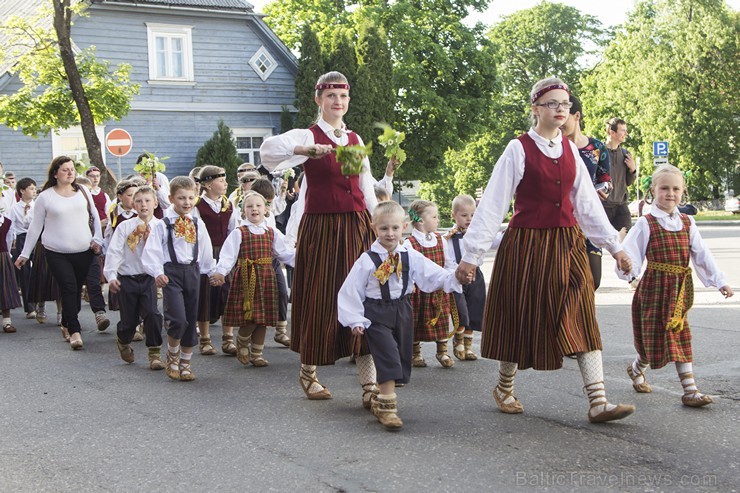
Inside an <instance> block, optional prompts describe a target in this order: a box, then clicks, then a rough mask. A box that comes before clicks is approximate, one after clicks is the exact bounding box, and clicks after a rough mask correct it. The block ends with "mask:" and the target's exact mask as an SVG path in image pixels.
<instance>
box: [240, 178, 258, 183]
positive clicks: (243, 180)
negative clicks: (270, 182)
mask: <svg viewBox="0 0 740 493" xmlns="http://www.w3.org/2000/svg"><path fill="white" fill-rule="evenodd" d="M256 179H257V178H242V183H252V182H253V181H254V180H256Z"/></svg>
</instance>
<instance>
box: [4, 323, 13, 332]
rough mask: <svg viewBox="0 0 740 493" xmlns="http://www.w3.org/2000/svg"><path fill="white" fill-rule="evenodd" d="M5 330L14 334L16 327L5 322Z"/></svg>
mask: <svg viewBox="0 0 740 493" xmlns="http://www.w3.org/2000/svg"><path fill="white" fill-rule="evenodd" d="M3 332H5V333H8V334H12V333H13V332H15V327H13V326H12V325H11V324H5V325H3Z"/></svg>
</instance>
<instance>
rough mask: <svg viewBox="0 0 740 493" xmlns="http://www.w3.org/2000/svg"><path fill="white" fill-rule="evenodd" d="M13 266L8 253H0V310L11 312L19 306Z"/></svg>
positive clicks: (19, 298) (19, 299) (19, 297)
mask: <svg viewBox="0 0 740 493" xmlns="http://www.w3.org/2000/svg"><path fill="white" fill-rule="evenodd" d="M15 271H16V269H15V265H13V258H12V257H11V256H10V253H8V252H0V293H2V296H0V310H12V309H13V308H18V307H19V306H21V295H20V293H19V292H18V281H17V279H16V277H15Z"/></svg>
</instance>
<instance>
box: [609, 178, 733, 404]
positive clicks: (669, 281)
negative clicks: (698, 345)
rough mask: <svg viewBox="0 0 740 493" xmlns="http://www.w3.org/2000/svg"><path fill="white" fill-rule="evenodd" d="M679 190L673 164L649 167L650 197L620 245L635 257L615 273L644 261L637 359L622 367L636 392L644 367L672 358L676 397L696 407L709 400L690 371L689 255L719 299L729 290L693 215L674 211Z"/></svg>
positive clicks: (636, 310)
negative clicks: (645, 210) (679, 390)
mask: <svg viewBox="0 0 740 493" xmlns="http://www.w3.org/2000/svg"><path fill="white" fill-rule="evenodd" d="M685 193H686V183H685V182H684V177H683V174H682V173H681V171H680V170H679V169H678V168H676V167H675V166H671V165H668V164H666V165H662V166H660V167H658V169H656V170H655V172H654V173H653V176H652V185H651V187H650V193H649V195H652V197H654V204H653V207H652V208H651V209H650V213H649V214H646V215H644V216H642V217H641V218H640V219H638V220H637V223H636V224H635V225H634V226H633V227H632V229H630V232H629V233H628V234H627V237H626V238H625V239H624V243H623V244H622V246H623V247H624V251H625V252H626V253H627V254H628V255H629V256H630V257H631V258H633V259H635V263H634V266H635V267H634V269H633V271H632V272H631V273H629V275H625V274H623V273H621V272H618V274H619V276H620V277H622V278H623V279H627V280H629V279H630V278H635V277H637V276H638V275H639V274H640V272H641V271H642V264H643V260H647V266H646V269H645V270H644V271H643V272H644V273H643V276H642V279H641V280H640V284H639V285H638V286H637V290H636V291H635V296H634V298H633V300H632V326H633V334H634V338H635V349H636V350H637V358H636V359H635V361H634V362H633V363H632V364H631V365H629V366H628V367H627V374H628V375H629V377H630V378H631V379H632V386H633V387H634V389H635V390H636V391H637V392H642V393H649V392H652V388H651V387H650V385H649V384H648V383H647V381H646V379H645V370H647V368H648V367H651V368H653V369H658V368H662V367H663V366H665V365H666V364H668V363H669V362H671V361H674V362H675V363H676V370H677V371H678V378H679V379H680V380H681V385H682V386H683V392H684V393H683V396H682V397H681V402H683V404H684V406H688V407H702V406H706V405H707V404H711V403H712V402H713V400H712V398H711V397H710V396H708V395H704V394H702V393H701V392H699V390H698V389H697V387H696V383H695V382H694V374H693V371H692V361H693V354H692V351H691V329H690V328H689V323H688V321H687V320H686V314H687V312H688V311H689V309H690V308H691V305H692V303H693V301H694V285H693V282H692V280H691V268H690V267H689V259H691V260H692V261H693V263H694V268H695V269H696V274H697V275H698V276H699V279H700V280H701V282H702V283H704V285H705V286H707V287H714V288H717V289H719V292H720V293H722V294H723V295H724V296H725V298H729V297H730V296H732V295H733V294H734V293H733V291H732V288H731V287H730V286H729V285H728V284H727V282H726V280H725V277H724V275H723V274H722V272H721V271H720V270H719V268H718V267H717V264H716V263H715V261H714V258H713V257H712V253H711V252H710V251H709V249H708V248H707V247H706V245H705V244H704V242H703V241H702V238H701V235H700V234H699V230H698V228H697V227H696V224H695V223H694V219H693V218H692V217H691V216H687V215H686V214H681V213H680V212H678V209H677V206H678V205H679V203H680V202H681V197H682V196H683V195H684V194H685ZM646 201H647V200H646Z"/></svg>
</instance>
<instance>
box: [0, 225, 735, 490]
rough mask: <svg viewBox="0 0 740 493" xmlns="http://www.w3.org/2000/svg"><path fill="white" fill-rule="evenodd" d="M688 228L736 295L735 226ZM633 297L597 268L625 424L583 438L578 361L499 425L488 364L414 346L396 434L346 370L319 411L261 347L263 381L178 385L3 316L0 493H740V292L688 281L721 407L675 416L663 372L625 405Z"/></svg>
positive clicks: (528, 384)
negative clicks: (446, 362)
mask: <svg viewBox="0 0 740 493" xmlns="http://www.w3.org/2000/svg"><path fill="white" fill-rule="evenodd" d="M701 230H702V234H703V236H704V238H705V240H706V241H707V244H708V245H709V247H710V248H711V249H712V250H713V252H714V254H715V256H716V258H717V260H718V262H719V264H720V266H721V267H722V268H723V270H725V272H726V273H727V274H728V277H729V279H730V282H731V284H732V285H733V287H734V288H735V290H736V291H740V247H739V242H738V239H740V226H737V225H735V226H716V227H715V226H702V228H701ZM484 271H485V272H486V275H489V274H490V259H489V261H488V262H487V265H486V267H485V269H484ZM631 297H632V292H631V291H630V290H629V288H628V287H626V285H625V284H624V283H623V282H621V281H619V280H618V279H617V278H616V276H615V275H614V274H613V261H612V260H611V259H610V258H609V257H608V256H607V257H606V258H605V259H604V279H603V281H602V287H601V288H600V289H599V291H598V292H597V297H596V301H597V313H598V319H599V323H600V326H601V332H602V336H603V340H604V354H603V359H604V367H605V377H606V378H605V379H606V386H607V395H608V397H609V399H610V400H611V401H613V402H624V403H633V404H635V405H636V406H637V412H636V413H635V414H634V415H633V416H631V417H629V418H627V419H625V420H623V421H621V422H616V423H610V424H604V425H592V424H590V423H589V422H588V421H587V419H586V412H587V410H588V401H587V399H586V397H585V395H584V394H583V393H582V391H581V386H582V382H581V379H580V374H579V372H578V368H577V365H576V362H575V361H573V360H566V361H565V366H564V368H563V369H562V370H559V371H556V372H535V371H532V370H527V371H523V372H520V373H519V375H518V376H517V381H516V386H517V395H518V396H519V398H520V400H521V401H522V403H523V405H524V408H525V413H524V414H522V415H516V416H511V415H504V414H502V413H500V412H498V410H497V409H496V406H495V403H494V402H493V400H492V398H491V390H492V388H493V386H494V385H495V376H496V374H497V369H498V366H497V364H496V363H495V362H493V361H487V360H479V361H477V362H456V364H455V366H454V368H452V369H449V370H444V369H442V368H441V367H440V366H439V365H437V363H436V360H435V359H434V356H433V353H434V349H433V347H432V344H427V345H425V347H424V353H425V356H426V358H427V361H428V362H429V363H430V364H429V367H428V368H425V369H415V370H414V373H413V377H412V381H411V383H410V384H409V385H407V386H406V387H404V388H401V389H398V395H399V400H400V402H399V407H400V415H401V417H402V418H403V420H404V422H405V427H404V429H403V430H402V431H400V432H398V433H390V432H386V431H384V430H383V429H382V428H381V426H380V425H379V424H378V423H377V422H376V421H375V419H374V418H373V417H372V416H371V415H370V413H369V412H368V411H365V410H364V409H362V407H361V406H360V395H361V392H360V388H359V384H358V380H357V376H356V374H357V370H356V369H355V367H354V366H353V365H352V364H350V363H349V362H348V361H346V360H343V361H340V362H338V363H337V364H336V365H335V366H332V367H324V368H321V369H320V373H319V375H320V377H321V379H322V381H323V383H325V384H326V385H327V386H329V388H330V389H331V390H332V391H333V392H334V396H335V397H334V399H333V400H331V401H324V402H311V401H308V400H306V399H305V397H304V395H303V392H302V391H301V389H300V387H299V384H298V358H297V355H295V354H294V353H291V352H290V351H289V350H287V349H285V348H282V347H278V346H277V345H276V344H275V343H272V341H270V342H268V344H267V347H266V357H267V359H268V360H269V361H270V366H269V367H267V368H259V369H258V368H253V367H243V366H241V365H240V364H239V363H238V362H237V361H236V360H235V359H234V358H229V357H226V356H223V355H217V356H210V357H203V356H200V355H196V356H195V357H194V359H193V367H194V370H195V372H196V373H197V375H198V379H197V380H196V381H195V382H192V383H182V382H173V381H170V380H168V379H167V377H166V376H165V375H164V372H161V371H160V372H153V371H150V370H149V369H148V368H147V366H146V349H145V348H144V346H143V343H135V351H136V357H137V361H136V362H135V363H134V364H132V365H127V364H125V363H123V362H122V361H121V360H120V359H119V357H118V352H117V350H116V347H115V335H114V332H113V330H112V329H108V331H107V332H104V333H97V332H96V331H95V330H94V328H93V327H94V323H93V317H92V314H91V312H90V310H89V308H88V306H87V305H86V304H84V305H83V327H87V329H86V330H84V332H83V337H84V341H85V349H84V350H82V351H77V352H73V351H71V350H70V349H69V346H68V344H67V343H65V342H63V341H62V339H61V336H60V335H59V330H58V328H57V327H56V326H55V325H53V324H46V325H38V324H37V323H36V322H35V321H27V320H25V319H23V318H22V314H20V312H18V311H14V312H13V315H14V324H15V325H16V326H17V327H18V332H17V333H16V334H4V333H0V371H1V372H2V373H1V376H0V491H2V492H38V491H55V492H62V491H75V492H79V491H101V492H102V491H127V492H128V491H158V492H159V491H162V492H168V491H183V490H189V491H217V490H220V491H246V490H252V491H281V492H282V491H321V492H323V491H327V492H344V491H347V492H356V491H357V492H362V491H404V492H417V491H418V492H422V491H423V492H429V491H435V492H436V491H456V492H460V491H462V492H467V491H507V492H509V491H534V490H537V491H554V492H560V491H563V492H566V491H568V492H569V491H583V492H591V491H649V492H658V491H722V492H730V491H738V490H740V464H739V461H738V450H740V431H739V430H740V412H738V411H740V406H739V405H738V401H739V400H740V360H738V357H737V355H738V352H739V350H740V324H739V323H738V320H740V293H739V294H738V295H736V296H735V297H734V298H732V299H730V300H725V299H723V298H722V296H721V295H720V294H719V293H718V292H717V291H716V290H714V289H711V290H710V289H706V288H703V287H702V285H701V284H700V283H698V282H697V283H696V301H695V305H694V308H693V309H692V310H691V312H690V315H689V320H690V321H691V324H692V325H691V326H692V331H693V333H694V354H695V365H694V370H695V374H696V377H697V382H698V384H699V388H700V389H701V390H702V391H703V392H705V393H709V394H711V395H714V396H715V397H716V403H715V404H714V405H712V406H709V407H708V408H703V409H688V408H685V407H683V406H682V405H681V401H680V395H681V386H680V383H679V381H678V378H677V376H676V372H675V369H674V368H673V367H672V366H670V365H669V366H667V367H665V368H663V369H661V370H657V371H652V372H649V373H648V379H649V381H650V383H651V384H652V385H653V388H654V391H653V393H652V394H636V393H634V392H633V390H632V387H631V384H630V380H629V379H628V377H627V375H626V373H625V368H626V366H627V364H628V362H629V361H630V360H631V359H632V358H633V357H634V349H633V347H632V339H631V325H630V303H631ZM47 311H48V313H49V314H50V319H52V318H53V314H54V310H53V308H51V306H49V308H47ZM112 319H113V320H117V316H116V315H115V314H114V315H112ZM213 334H214V335H215V336H216V337H215V338H216V339H219V338H220V326H216V327H215V330H214V331H213ZM478 345H479V338H478V337H476V341H475V345H474V349H477V347H478Z"/></svg>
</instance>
